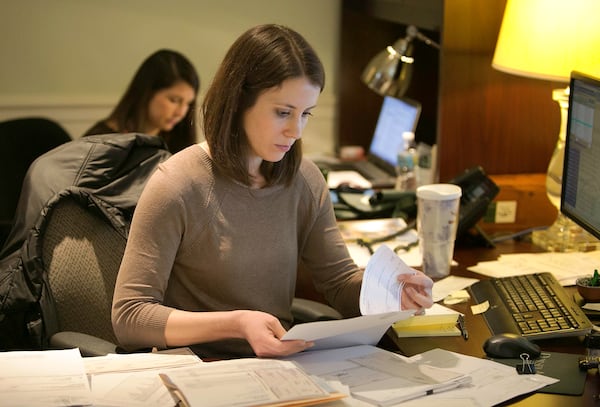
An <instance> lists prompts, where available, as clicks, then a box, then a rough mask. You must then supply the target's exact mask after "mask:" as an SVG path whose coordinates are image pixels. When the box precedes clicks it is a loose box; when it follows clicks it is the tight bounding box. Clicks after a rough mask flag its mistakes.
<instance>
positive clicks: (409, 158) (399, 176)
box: [396, 131, 417, 191]
mask: <svg viewBox="0 0 600 407" xmlns="http://www.w3.org/2000/svg"><path fill="white" fill-rule="evenodd" d="M397 158H398V159H397V161H396V189H397V190H399V191H414V190H415V189H416V187H417V180H416V176H415V165H416V164H417V149H416V147H415V134H414V133H413V132H412V131H405V132H404V133H402V144H401V145H400V149H399V150H398V157H397Z"/></svg>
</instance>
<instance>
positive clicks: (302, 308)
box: [292, 298, 343, 324]
mask: <svg viewBox="0 0 600 407" xmlns="http://www.w3.org/2000/svg"><path fill="white" fill-rule="evenodd" d="M292 315H293V316H294V323H295V324H298V323H304V322H313V321H327V320H331V319H342V318H343V317H342V314H340V313H339V312H337V311H336V310H335V309H333V308H332V307H330V306H329V305H326V304H323V303H320V302H317V301H313V300H307V299H305V298H294V300H293V301H292Z"/></svg>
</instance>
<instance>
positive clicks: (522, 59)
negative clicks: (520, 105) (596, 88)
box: [492, 0, 600, 82]
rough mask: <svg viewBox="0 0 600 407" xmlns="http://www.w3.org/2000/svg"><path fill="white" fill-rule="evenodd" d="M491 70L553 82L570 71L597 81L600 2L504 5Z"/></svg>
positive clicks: (527, 0) (537, 0) (510, 1)
mask: <svg viewBox="0 0 600 407" xmlns="http://www.w3.org/2000/svg"><path fill="white" fill-rule="evenodd" d="M492 66H493V67H494V68H496V69H498V70H500V71H503V72H507V73H510V74H514V75H520V76H527V77H531V78H536V79H545V80H550V81H557V82H568V81H569V78H570V75H571V71H580V72H584V73H587V74H590V75H593V76H596V77H600V0H507V2H506V8H505V10H504V18H503V20H502V26H501V27H500V33H499V34H498V42H497V43H496V51H495V53H494V59H493V61H492Z"/></svg>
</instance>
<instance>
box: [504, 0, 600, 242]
mask: <svg viewBox="0 0 600 407" xmlns="http://www.w3.org/2000/svg"><path fill="white" fill-rule="evenodd" d="M598 16H600V1H598V0H568V1H566V0H507V2H506V8H505V10H504V16H503V19H502V25H501V27H500V33H499V35H498V41H497V43H496V50H495V53H494V58H493V61H492V67H494V68H495V69H498V70H500V71H503V72H507V73H510V74H514V75H520V76H525V77H529V78H536V79H542V80H549V81H555V82H564V83H566V84H567V87H566V88H564V89H555V90H554V91H553V94H552V98H553V100H555V101H556V102H558V104H559V106H560V111H561V124H560V131H559V134H558V141H557V142H556V147H555V149H554V152H553V154H552V157H551V159H550V163H549V165H548V170H547V176H546V192H547V194H548V198H549V199H550V201H551V202H552V204H553V205H554V206H556V207H557V209H558V210H559V211H558V217H557V219H556V221H555V222H554V224H552V225H551V226H550V227H549V228H548V229H545V230H541V231H536V232H534V233H533V236H532V238H533V242H534V243H535V244H536V245H538V246H541V247H542V248H544V249H546V250H548V251H559V252H563V251H583V250H588V249H589V248H590V246H592V247H593V246H596V245H597V247H598V248H600V242H598V241H597V240H596V239H595V238H594V237H593V236H591V235H590V234H589V233H587V232H586V231H584V230H583V229H582V228H580V227H579V226H577V225H576V224H575V223H574V222H572V221H570V220H569V219H567V218H566V217H565V216H564V215H562V213H561V212H560V199H561V188H562V170H563V159H564V147H565V137H566V130H567V111H568V107H569V97H568V95H569V88H568V82H569V79H570V75H571V71H580V72H583V73H587V74H590V75H594V76H600V28H598ZM599 198H600V197H599Z"/></svg>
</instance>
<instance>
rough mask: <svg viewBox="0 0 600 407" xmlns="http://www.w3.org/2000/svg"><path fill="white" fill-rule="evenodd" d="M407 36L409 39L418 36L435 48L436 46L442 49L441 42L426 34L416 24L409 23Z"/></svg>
mask: <svg viewBox="0 0 600 407" xmlns="http://www.w3.org/2000/svg"><path fill="white" fill-rule="evenodd" d="M406 38H407V40H408V41H412V39H413V38H417V39H419V40H421V41H423V42H424V43H425V44H427V45H429V46H430V47H433V48H436V49H440V44H438V43H437V42H435V41H434V40H432V39H431V38H429V37H427V36H425V35H424V34H423V33H422V32H421V31H419V29H418V28H417V27H415V26H414V25H409V26H408V27H406Z"/></svg>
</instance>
